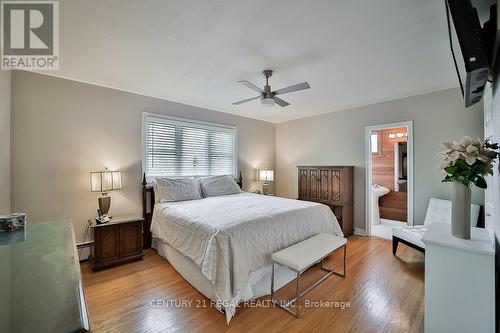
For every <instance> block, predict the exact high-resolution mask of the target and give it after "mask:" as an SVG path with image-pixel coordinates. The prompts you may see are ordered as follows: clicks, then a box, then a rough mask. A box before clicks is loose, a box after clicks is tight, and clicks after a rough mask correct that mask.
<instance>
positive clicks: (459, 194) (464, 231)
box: [451, 182, 471, 239]
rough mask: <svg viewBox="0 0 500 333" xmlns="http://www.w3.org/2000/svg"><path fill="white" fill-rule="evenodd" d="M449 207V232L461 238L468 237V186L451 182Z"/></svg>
mask: <svg viewBox="0 0 500 333" xmlns="http://www.w3.org/2000/svg"><path fill="white" fill-rule="evenodd" d="M452 184H453V201H452V209H451V234H452V235H453V236H455V237H458V238H462V239H470V196H471V191H470V188H469V187H468V186H465V185H464V184H462V183H461V182H453V183H452Z"/></svg>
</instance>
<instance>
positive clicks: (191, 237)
mask: <svg viewBox="0 0 500 333" xmlns="http://www.w3.org/2000/svg"><path fill="white" fill-rule="evenodd" d="M151 232H152V233H153V235H155V237H159V238H160V239H161V240H163V241H164V242H166V243H168V244H169V245H170V246H172V247H173V248H175V249H176V250H177V251H179V252H181V253H182V254H184V255H185V256H187V257H189V258H190V259H191V260H192V261H193V262H194V263H195V264H196V265H197V266H198V267H200V269H201V271H202V274H203V275H204V276H205V277H207V279H208V280H210V281H211V282H212V283H213V285H214V289H215V294H216V297H217V301H218V302H219V304H220V305H221V306H222V307H223V308H224V309H225V311H226V319H227V321H228V322H229V320H230V319H231V318H232V316H233V315H234V313H235V311H236V305H237V304H238V303H239V302H240V301H241V300H245V299H249V298H251V297H252V295H251V290H249V288H248V287H247V286H248V282H249V277H250V273H251V272H255V271H256V270H258V269H259V268H262V267H264V266H267V265H269V264H270V263H271V254H272V253H273V252H276V251H278V250H281V249H283V248H286V247H288V246H290V245H293V244H295V243H298V242H300V241H302V240H304V239H307V238H309V237H312V236H314V235H316V234H318V233H330V234H333V235H337V236H343V234H342V230H341V229H340V226H339V224H338V222H337V219H336V218H335V215H333V213H332V211H331V210H330V208H328V207H327V206H325V205H322V204H318V203H313V202H307V201H299V200H292V199H285V198H279V197H272V196H265V195H259V194H254V193H240V194H232V195H224V196H219V197H209V198H205V199H200V200H190V201H179V202H168V203H157V204H155V209H154V212H153V219H152V223H151Z"/></svg>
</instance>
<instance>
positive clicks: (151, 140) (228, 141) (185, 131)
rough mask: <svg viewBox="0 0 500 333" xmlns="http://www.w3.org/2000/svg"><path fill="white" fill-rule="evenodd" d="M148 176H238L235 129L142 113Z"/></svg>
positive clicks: (145, 161) (144, 163) (144, 162)
mask: <svg viewBox="0 0 500 333" xmlns="http://www.w3.org/2000/svg"><path fill="white" fill-rule="evenodd" d="M143 135H144V138H143V152H144V157H143V167H144V172H145V173H146V177H147V178H154V177H161V176H208V175H236V129H235V128H234V127H226V126H222V125H214V124H208V123H199V122H194V121H189V120H182V119H177V118H170V117H165V116H161V115H151V114H144V116H143Z"/></svg>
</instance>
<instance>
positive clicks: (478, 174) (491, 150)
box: [441, 136, 500, 188]
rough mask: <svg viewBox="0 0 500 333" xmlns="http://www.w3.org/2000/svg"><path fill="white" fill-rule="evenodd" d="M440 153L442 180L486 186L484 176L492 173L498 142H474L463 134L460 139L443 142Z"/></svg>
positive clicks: (468, 185)
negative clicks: (443, 173)
mask: <svg viewBox="0 0 500 333" xmlns="http://www.w3.org/2000/svg"><path fill="white" fill-rule="evenodd" d="M441 147H443V148H444V149H445V150H444V151H443V152H442V153H441V154H442V155H443V156H444V162H443V164H442V165H441V169H443V170H444V172H445V173H446V176H445V178H444V179H443V182H461V183H462V184H464V185H465V186H467V187H470V186H471V184H474V185H476V186H477V187H479V188H486V187H487V184H486V180H484V176H486V175H488V174H490V175H493V163H494V162H495V159H496V158H497V157H498V156H499V153H498V152H497V150H498V149H499V148H500V146H499V145H498V143H491V141H490V139H484V140H481V139H478V141H477V142H474V141H473V140H472V139H471V138H470V137H468V136H464V137H463V138H462V139H461V140H460V141H453V142H443V143H441Z"/></svg>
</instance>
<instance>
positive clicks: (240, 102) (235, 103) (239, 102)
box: [233, 96, 260, 105]
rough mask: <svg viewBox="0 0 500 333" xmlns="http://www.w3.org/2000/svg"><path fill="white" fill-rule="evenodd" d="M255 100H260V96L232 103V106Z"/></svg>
mask: <svg viewBox="0 0 500 333" xmlns="http://www.w3.org/2000/svg"><path fill="white" fill-rule="evenodd" d="M257 98H260V96H257V97H252V98H247V99H244V100H242V101H238V102H234V103H233V105H240V104H243V103H246V102H250V101H253V100H254V99H257Z"/></svg>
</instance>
